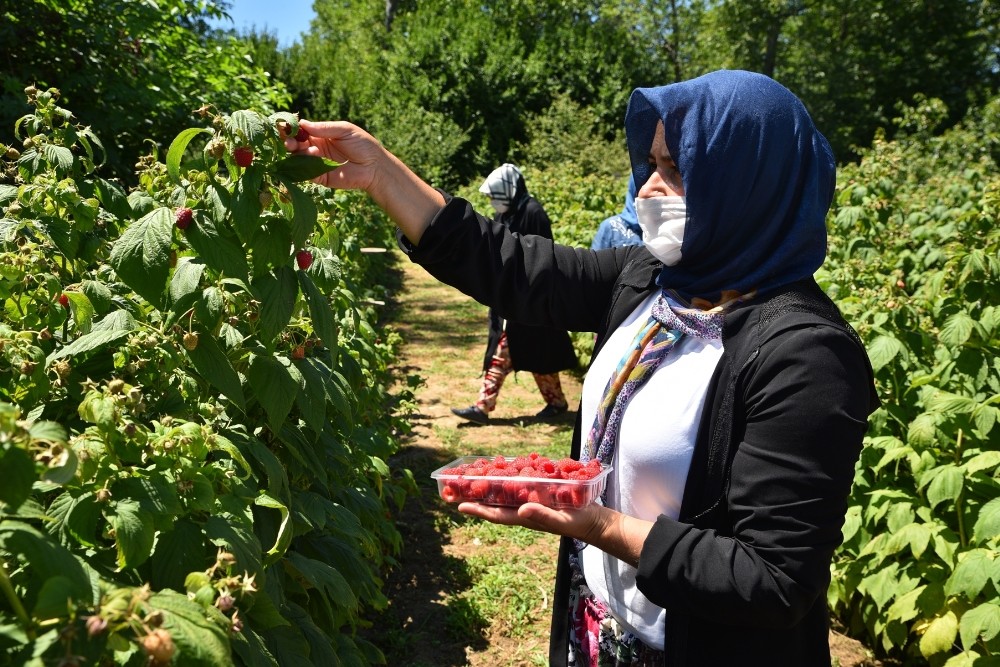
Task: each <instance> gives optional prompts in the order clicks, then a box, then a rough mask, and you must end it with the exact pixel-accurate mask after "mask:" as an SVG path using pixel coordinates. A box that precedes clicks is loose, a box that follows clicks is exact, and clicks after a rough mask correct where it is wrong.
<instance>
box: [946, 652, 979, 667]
mask: <svg viewBox="0 0 1000 667" xmlns="http://www.w3.org/2000/svg"><path fill="white" fill-rule="evenodd" d="M978 659H979V654H977V653H969V652H967V651H963V652H962V653H959V654H958V655H953V656H951V657H950V658H948V662H946V663H944V665H942V667H974V666H975V665H976V664H977V660H978ZM981 667H989V666H988V665H982V666H981Z"/></svg>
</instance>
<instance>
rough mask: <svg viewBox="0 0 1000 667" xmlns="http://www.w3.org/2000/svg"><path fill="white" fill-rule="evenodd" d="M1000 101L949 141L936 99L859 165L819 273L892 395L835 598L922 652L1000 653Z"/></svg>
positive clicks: (981, 659) (866, 466)
mask: <svg viewBox="0 0 1000 667" xmlns="http://www.w3.org/2000/svg"><path fill="white" fill-rule="evenodd" d="M998 112H1000V107H998V106H997V104H996V103H994V104H993V105H991V106H990V107H987V108H986V109H985V110H984V113H983V114H982V117H981V118H979V119H977V120H976V121H975V123H974V124H970V125H967V126H965V127H960V128H957V129H955V130H953V131H951V132H949V133H948V134H946V135H944V136H940V137H938V136H934V134H933V131H932V130H933V128H934V127H935V126H936V124H937V123H938V122H940V120H941V118H943V113H944V110H943V109H942V108H941V106H940V104H939V103H936V102H934V101H924V102H923V103H922V104H920V105H919V106H917V107H915V108H914V109H911V110H909V111H908V112H907V113H906V115H905V116H904V117H903V118H902V119H901V120H900V125H901V130H902V132H901V136H900V137H899V138H897V140H896V141H894V142H887V141H885V140H881V139H880V140H878V141H876V142H875V144H874V146H873V148H872V149H871V150H870V151H866V152H865V155H864V156H863V159H862V161H861V163H860V164H859V165H854V166H852V167H849V168H846V169H844V170H843V171H842V174H841V176H840V182H841V186H840V188H839V191H838V194H837V200H836V202H835V205H834V209H833V211H832V213H831V219H830V222H831V226H832V229H831V235H830V260H829V261H828V263H827V266H826V267H825V268H824V269H823V270H821V272H820V274H819V276H818V277H819V279H820V282H821V284H822V285H823V286H824V287H825V288H826V289H827V290H828V291H829V292H830V293H831V295H832V296H833V297H834V298H835V299H837V301H838V303H839V304H840V305H841V308H842V309H843V310H844V311H845V314H846V316H847V319H848V320H849V321H851V322H852V323H854V324H855V325H856V327H857V328H858V331H859V333H860V334H861V336H862V338H864V339H865V342H866V345H867V347H868V352H869V355H870V357H871V360H872V364H873V366H874V368H875V373H876V385H877V388H878V391H879V395H880V397H881V398H882V401H883V407H882V409H880V410H879V411H877V412H876V413H875V415H874V416H873V420H872V427H871V428H870V429H869V437H868V438H867V440H866V445H867V446H866V448H865V449H864V451H863V452H862V459H861V462H860V464H859V466H858V469H857V474H856V477H855V484H854V491H853V495H852V498H851V500H850V508H849V509H848V514H847V522H846V525H845V527H844V536H845V543H844V545H843V547H842V548H841V550H840V553H839V555H838V560H837V562H836V563H835V564H834V576H833V583H832V585H831V588H830V601H831V604H832V606H833V607H834V609H835V610H836V612H837V614H838V616H840V618H841V619H842V620H843V622H844V624H845V625H846V626H847V627H848V628H849V630H850V631H851V632H852V634H854V635H855V636H859V637H864V639H865V640H866V642H867V643H869V644H870V645H872V646H873V647H875V648H876V649H878V650H879V651H880V652H881V653H882V654H884V655H887V656H890V657H894V658H897V659H900V660H901V661H902V663H903V664H907V665H924V664H930V665H946V667H963V666H968V665H991V664H996V656H998V655H1000V428H998V418H1000V361H998V359H1000V354H998V353H1000V290H998V282H1000V232H998V230H1000V227H998V223H1000V179H998V178H997V171H996V164H997V158H998V157H1000V152H997V150H996V148H997V143H996V137H997V132H996V128H997V127H998V122H1000V113H998ZM983 137H993V139H992V144H991V142H990V141H989V140H984V139H983Z"/></svg>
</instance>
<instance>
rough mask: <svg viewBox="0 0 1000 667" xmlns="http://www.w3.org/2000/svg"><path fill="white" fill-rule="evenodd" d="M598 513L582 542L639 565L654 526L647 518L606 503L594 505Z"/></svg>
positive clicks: (633, 565)
mask: <svg viewBox="0 0 1000 667" xmlns="http://www.w3.org/2000/svg"><path fill="white" fill-rule="evenodd" d="M590 507H591V508H592V509H591V511H592V512H593V514H594V516H593V519H592V521H591V524H590V528H589V529H588V530H587V535H585V536H583V537H582V538H581V539H582V541H584V542H586V543H587V544H591V545H593V546H595V547H597V548H598V549H600V550H601V551H604V552H605V553H608V554H610V555H612V556H614V557H615V558H617V559H619V560H620V561H622V562H624V563H627V564H628V565H631V566H632V567H638V565H639V555H640V554H641V553H642V545H643V543H644V542H645V541H646V537H647V536H648V535H649V531H650V530H651V529H652V527H653V522H652V521H644V520H642V519H637V518H635V517H632V516H628V515H626V514H622V513H621V512H618V511H616V510H612V509H608V508H607V507H604V506H602V505H591V506H590Z"/></svg>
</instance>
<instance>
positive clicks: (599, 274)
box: [403, 199, 877, 667]
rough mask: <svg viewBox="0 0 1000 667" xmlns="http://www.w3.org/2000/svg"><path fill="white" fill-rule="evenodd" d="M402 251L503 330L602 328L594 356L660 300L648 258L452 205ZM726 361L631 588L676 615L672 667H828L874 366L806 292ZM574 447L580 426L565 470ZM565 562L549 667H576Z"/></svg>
mask: <svg viewBox="0 0 1000 667" xmlns="http://www.w3.org/2000/svg"><path fill="white" fill-rule="evenodd" d="M474 219H475V220H478V224H470V221H472V220H474ZM460 229H464V230H465V231H464V232H461V233H458V230H460ZM403 245H404V247H406V246H407V244H405V243H404V244H403ZM410 252H411V257H412V258H413V259H414V261H417V262H419V263H421V264H422V265H423V266H424V267H425V268H427V270H428V271H430V272H431V273H432V274H433V275H435V276H436V277H437V278H439V279H441V280H443V281H444V282H446V283H449V284H452V285H455V286H456V287H458V288H459V289H461V290H462V291H463V292H465V293H467V294H469V295H470V296H472V297H473V298H476V299H477V300H480V301H481V302H483V303H489V304H491V305H492V306H493V307H494V308H496V309H497V310H498V311H499V312H501V313H503V314H505V315H507V316H509V317H512V318H517V319H518V320H520V321H526V322H532V323H539V324H542V323H546V324H551V325H555V326H563V327H566V328H567V329H571V330H579V331H595V332H596V333H597V334H598V339H597V342H596V344H595V354H596V353H597V351H599V350H600V348H601V346H602V345H603V343H604V341H605V339H606V337H607V334H608V333H609V332H611V331H613V330H614V329H615V328H616V327H617V326H618V325H619V324H620V322H621V321H622V320H623V319H624V318H625V317H626V316H627V315H628V314H629V313H631V312H632V311H633V310H634V309H635V308H636V307H637V306H638V305H639V304H640V303H641V302H642V301H643V300H644V299H645V298H646V297H648V296H649V295H650V294H652V293H653V292H655V291H656V290H658V289H659V288H658V287H657V286H656V284H655V282H654V281H655V278H656V276H657V274H658V271H659V267H660V264H659V262H658V261H657V260H656V259H655V258H653V257H652V256H651V255H650V254H649V252H648V251H646V250H645V248H643V247H640V246H630V247H623V248H613V249H610V250H604V251H600V252H594V251H590V250H583V249H576V248H568V247H565V246H558V245H556V244H554V243H552V242H550V241H548V240H546V239H541V238H538V237H517V236H514V235H511V234H509V233H507V231H506V230H505V229H504V228H503V227H502V226H501V225H496V224H491V223H490V221H488V220H486V219H484V218H482V217H480V216H476V215H475V213H474V212H473V211H472V209H471V207H469V206H468V204H467V203H466V202H464V201H462V200H458V199H453V200H450V201H449V203H448V204H447V206H446V207H445V208H444V209H443V210H442V211H441V213H440V214H439V215H438V216H437V217H436V218H435V220H434V221H433V223H432V225H431V227H430V228H429V229H428V230H427V231H426V233H425V234H424V236H423V238H422V239H421V243H420V247H419V248H416V249H412V248H411V249H410ZM485 267H488V270H486V268H485ZM723 347H724V351H723V356H722V358H721V360H720V362H719V364H718V366H717V368H716V371H715V374H714V376H713V381H712V383H711V386H710V388H709V393H708V396H707V397H706V401H707V403H706V406H707V408H708V409H706V410H705V411H704V413H703V418H702V422H701V424H700V427H699V431H698V437H697V440H696V442H695V449H694V454H693V459H692V464H691V470H690V472H689V474H688V479H687V484H686V487H685V492H684V499H683V502H682V506H681V514H680V517H679V518H678V520H676V521H675V520H672V519H668V518H666V517H663V516H661V517H660V518H659V520H658V521H657V522H656V524H655V525H654V527H653V529H652V532H651V533H650V535H649V537H648V539H647V540H646V542H645V543H644V545H643V550H642V554H641V556H640V560H639V567H638V576H637V584H638V586H639V588H640V590H642V592H643V593H644V594H645V595H646V596H647V597H648V598H649V599H650V600H652V601H653V602H655V603H656V604H658V605H660V606H662V607H664V608H665V609H666V610H667V628H666V633H667V634H666V653H667V656H668V660H667V664H668V665H670V667H714V666H720V667H721V666H728V665H742V666H747V667H752V666H756V665H760V666H762V667H763V666H764V665H768V666H772V665H782V666H785V665H788V666H803V667H817V666H825V665H829V664H830V655H829V647H828V634H827V633H828V610H827V607H826V595H825V593H826V589H827V586H828V584H829V576H830V569H829V568H830V560H831V557H832V555H833V552H834V550H835V549H836V548H837V546H839V544H840V542H841V526H842V523H843V517H844V513H845V511H846V509H847V496H848V493H849V491H850V488H851V483H852V480H853V476H854V466H855V463H856V461H857V458H858V455H859V452H860V449H861V443H862V438H863V435H864V432H865V430H866V428H867V423H866V420H867V416H868V415H869V414H870V413H871V411H872V410H874V408H875V407H876V406H877V398H876V397H875V392H874V384H873V379H872V372H871V366H870V364H869V362H868V358H867V355H866V354H865V350H864V347H863V345H862V344H861V342H860V340H859V339H858V338H857V335H856V334H855V333H854V332H853V330H852V329H850V327H849V326H848V325H847V324H846V323H844V322H843V320H842V319H841V318H840V315H839V313H838V312H837V309H836V307H835V306H834V305H833V303H832V302H831V301H830V300H829V299H828V298H827V297H826V296H825V295H824V294H823V292H822V291H821V290H820V289H819V287H818V286H817V285H816V284H815V282H814V281H813V280H812V279H806V280H802V281H800V282H799V283H796V284H793V285H788V286H785V287H783V288H781V289H779V290H776V291H774V292H772V293H771V294H768V295H765V296H764V297H761V298H758V299H754V300H752V301H748V302H745V303H743V304H740V305H739V306H737V307H735V308H733V309H732V310H731V311H729V312H728V313H727V314H726V316H725V324H724V328H723ZM577 418H578V422H579V412H578V417H577ZM588 426H589V425H588ZM580 433H581V428H580V424H579V423H578V424H577V429H576V432H575V434H574V438H573V445H572V455H573V456H577V455H578V453H579V449H580ZM569 548H572V542H571V540H568V539H565V538H564V539H563V540H562V541H561V548H560V557H559V568H558V574H557V582H556V594H555V598H554V605H553V622H552V636H551V647H550V662H551V664H552V665H562V664H565V662H566V636H567V631H566V627H567V618H566V603H567V599H566V598H567V595H566V592H567V586H568V568H567V565H566V555H567V553H568V552H567V549H569Z"/></svg>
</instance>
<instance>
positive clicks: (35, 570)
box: [0, 520, 94, 603]
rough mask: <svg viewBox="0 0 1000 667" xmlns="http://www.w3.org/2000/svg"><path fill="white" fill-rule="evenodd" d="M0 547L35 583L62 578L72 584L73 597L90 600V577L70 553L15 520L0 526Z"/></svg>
mask: <svg viewBox="0 0 1000 667" xmlns="http://www.w3.org/2000/svg"><path fill="white" fill-rule="evenodd" d="M0 548H2V549H3V550H4V551H6V552H7V553H8V554H14V555H15V556H18V557H19V559H20V560H21V561H22V562H23V563H24V565H25V567H27V568H28V570H29V571H30V572H31V573H32V574H33V575H34V576H35V577H37V578H38V579H39V580H41V581H44V580H46V579H49V578H51V577H56V576H62V577H66V578H67V579H68V580H69V581H70V582H71V583H72V586H73V588H72V591H73V598H74V599H76V600H77V601H80V602H84V603H89V602H90V601H91V600H92V599H93V597H94V593H93V589H92V588H91V585H90V577H89V576H88V574H87V573H86V571H85V570H84V569H83V566H82V565H81V564H80V561H78V560H77V559H76V558H75V557H74V556H73V554H72V553H70V552H69V551H68V550H67V549H66V548H65V547H63V546H61V545H60V544H58V543H57V542H56V541H55V540H53V539H52V538H51V537H50V536H48V535H45V534H43V533H41V532H39V531H38V530H37V529H35V528H34V527H32V526H30V525H28V524H25V523H21V522H19V521H10V520H4V521H3V522H2V523H0Z"/></svg>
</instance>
